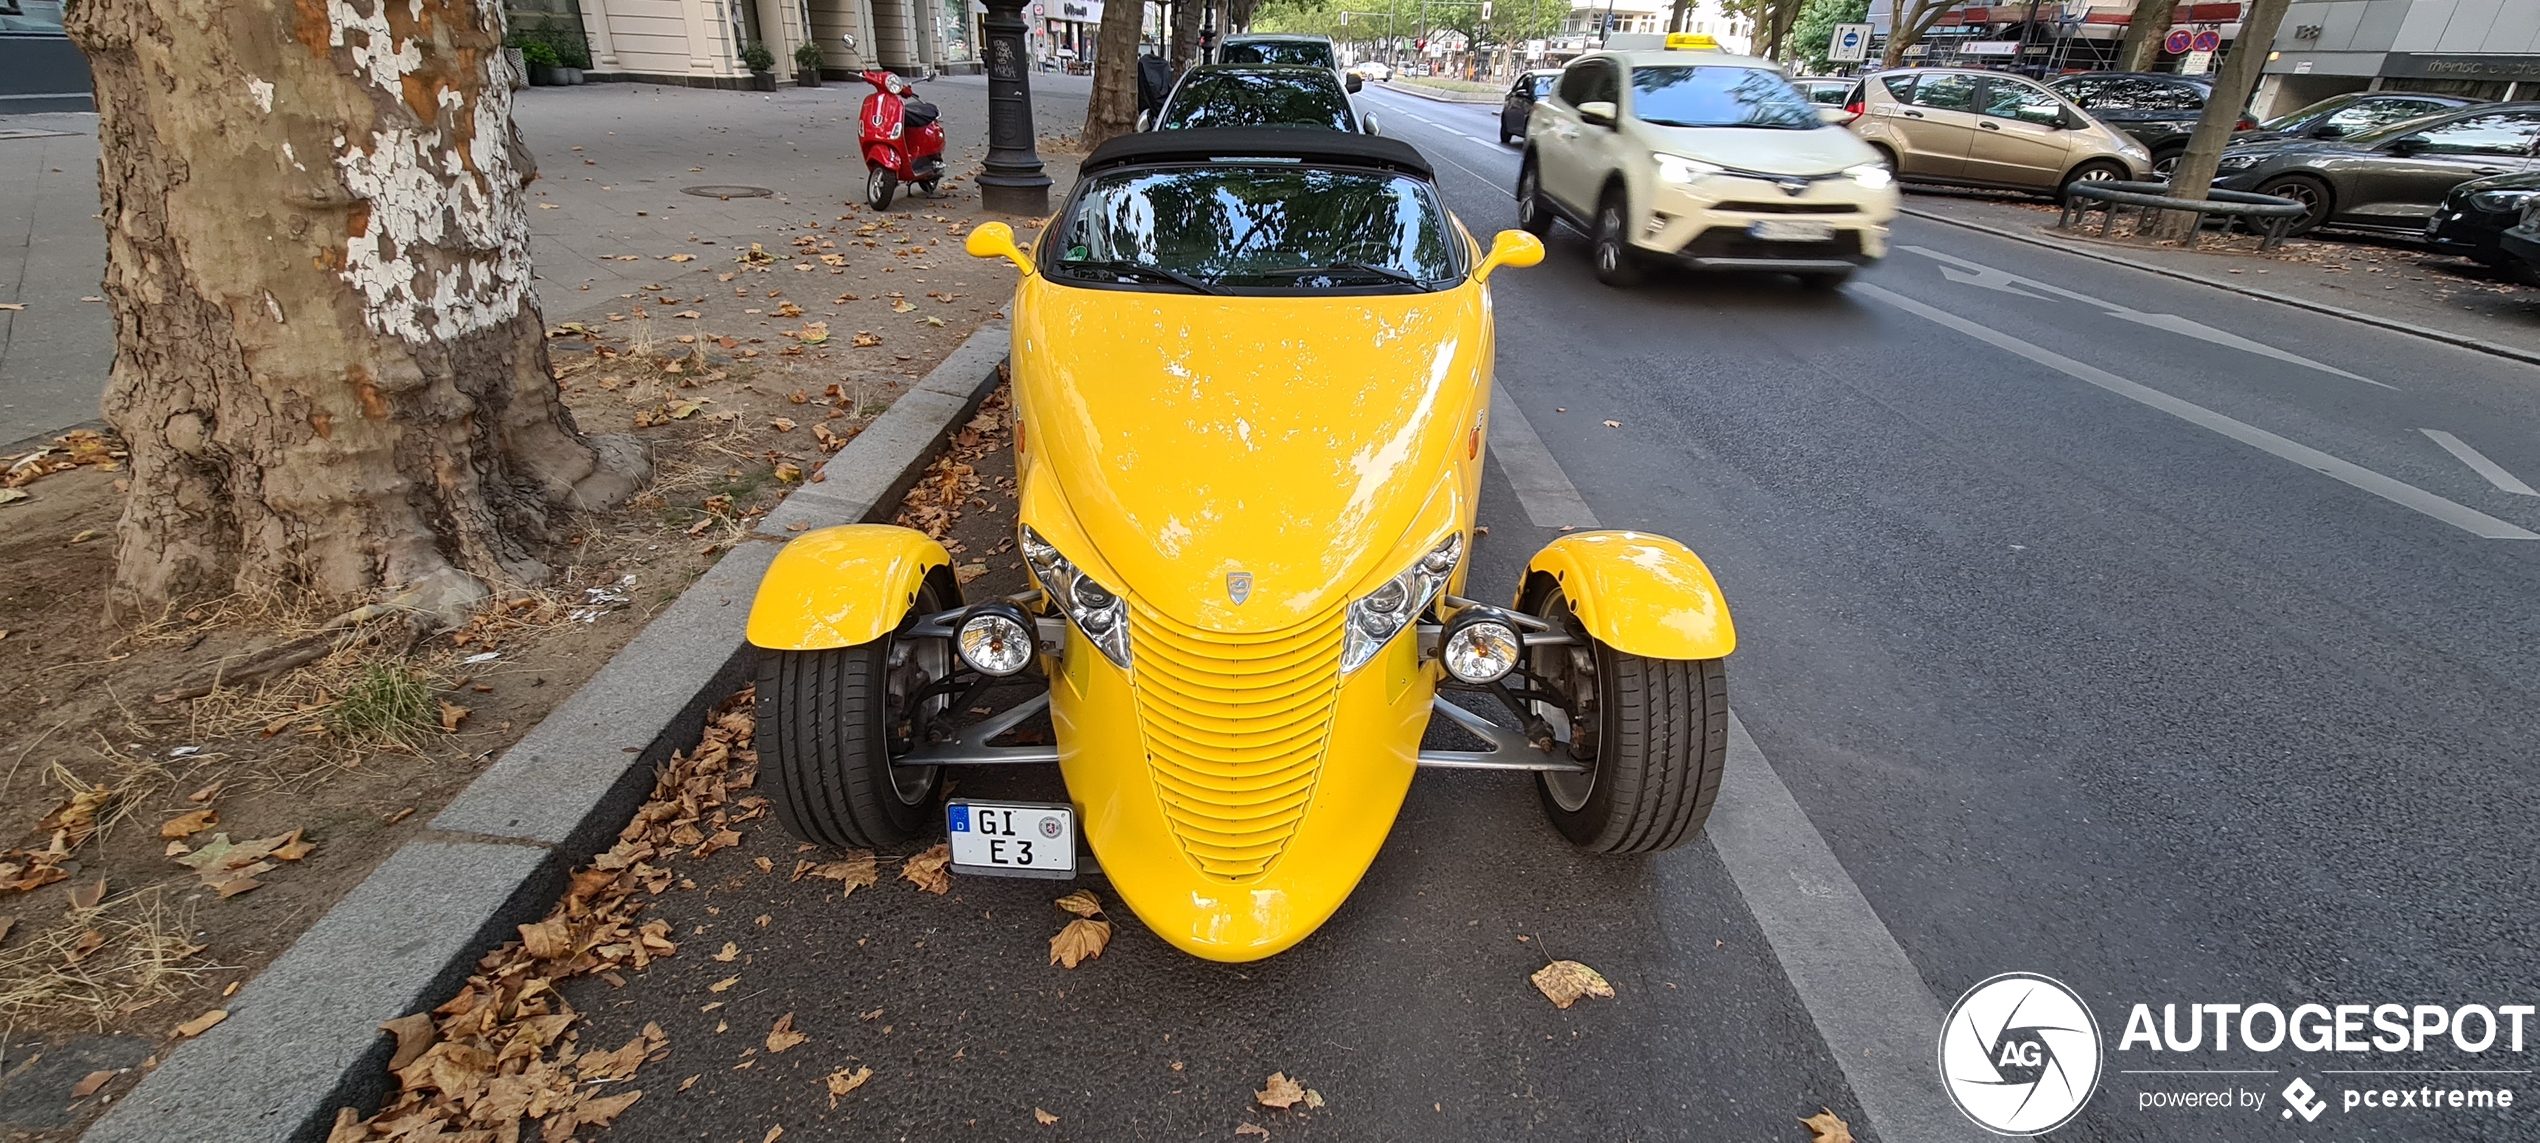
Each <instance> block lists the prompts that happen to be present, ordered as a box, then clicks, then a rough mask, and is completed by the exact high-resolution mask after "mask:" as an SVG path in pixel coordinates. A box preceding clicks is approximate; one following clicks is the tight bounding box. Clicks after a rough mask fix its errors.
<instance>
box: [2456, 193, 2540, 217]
mask: <svg viewBox="0 0 2540 1143" xmlns="http://www.w3.org/2000/svg"><path fill="white" fill-rule="evenodd" d="M2535 196H2540V189H2534V188H2529V187H2514V188H2511V189H2500V190H2488V191H2480V192H2478V193H2477V194H2474V195H2471V196H2469V204H2470V205H2471V206H2474V207H2477V208H2478V209H2479V210H2481V211H2484V212H2486V213H2488V214H2512V213H2514V212H2516V211H2519V210H2521V209H2522V208H2523V204H2525V203H2528V202H2530V201H2532V199H2533V198H2534V197H2535Z"/></svg>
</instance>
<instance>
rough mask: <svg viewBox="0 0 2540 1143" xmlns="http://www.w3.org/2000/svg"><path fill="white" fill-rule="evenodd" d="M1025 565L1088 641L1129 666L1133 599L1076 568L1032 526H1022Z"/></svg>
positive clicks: (1114, 661) (1105, 655)
mask: <svg viewBox="0 0 2540 1143" xmlns="http://www.w3.org/2000/svg"><path fill="white" fill-rule="evenodd" d="M1021 531H1022V547H1023V563H1024V566H1026V567H1029V568H1031V569H1032V578H1033V579H1034V580H1036V581H1038V582H1039V583H1040V585H1041V590H1042V591H1045V592H1048V593H1049V597H1050V601H1051V602H1052V603H1054V604H1056V605H1057V606H1058V609H1059V610H1060V611H1063V612H1065V613H1066V614H1067V621H1068V622H1070V623H1073V624H1075V625H1076V630H1078V631H1081V632H1083V633H1084V635H1085V641H1086V642H1088V643H1091V644H1093V645H1094V649H1095V650H1098V651H1101V652H1102V657H1103V658H1106V659H1109V660H1111V663H1112V665H1113V666H1115V667H1119V668H1121V669H1122V670H1127V669H1128V667H1129V603H1128V601H1127V600H1124V599H1122V598H1120V596H1119V595H1118V594H1116V593H1114V592H1113V591H1112V590H1111V589H1110V588H1107V587H1104V586H1103V585H1101V584H1099V583H1096V582H1094V578H1093V577H1092V576H1089V575H1086V574H1085V573H1083V572H1081V571H1078V570H1076V565H1075V564H1073V563H1070V562H1068V559H1067V557H1065V556H1062V555H1060V554H1058V549H1057V548H1054V547H1051V546H1050V543H1049V541H1047V540H1044V539H1042V538H1041V534H1040V533H1039V532H1035V531H1033V530H1032V529H1031V528H1029V527H1025V528H1023V529H1022V530H1021Z"/></svg>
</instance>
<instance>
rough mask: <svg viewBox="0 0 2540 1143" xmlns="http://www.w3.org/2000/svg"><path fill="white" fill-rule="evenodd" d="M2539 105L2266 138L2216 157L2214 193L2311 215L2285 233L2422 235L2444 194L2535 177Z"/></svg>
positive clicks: (2539, 163) (2497, 106)
mask: <svg viewBox="0 0 2540 1143" xmlns="http://www.w3.org/2000/svg"><path fill="white" fill-rule="evenodd" d="M2535 145H2540V103H2486V104H2480V105H2478V106H2475V107H2468V108H2463V109H2460V110H2456V111H2450V112H2445V113H2444V114H2441V115H2430V116H2427V117H2425V118H2422V119H2410V120H2407V121H2406V122H2402V123H2394V124H2392V125H2390V126H2388V127H2384V128H2381V129H2380V130H2378V131H2369V132H2366V133H2364V134H2361V135H2354V136H2350V137H2347V138H2344V139H2273V140H2266V141H2262V142H2255V143H2235V144H2233V145H2232V146H2230V147H2228V148H2226V149H2225V150H2224V151H2223V154H2222V159H2221V162H2220V164H2219V166H2218V167H2217V168H2216V178H2215V179H2214V185H2215V186H2218V187H2226V188H2229V189H2231V190H2244V191H2256V192H2258V193H2259V194H2271V195H2277V196H2280V197H2283V198H2289V199H2292V200H2294V201H2295V202H2299V203H2301V204H2303V205H2304V206H2307V207H2309V208H2310V213H2308V214H2305V215H2303V216H2302V217H2301V218H2298V219H2295V220H2294V222H2293V225H2292V226H2291V227H2290V228H2289V229H2288V231H2287V233H2291V234H2302V233H2306V232H2308V231H2311V230H2314V229H2317V228H2318V227H2321V226H2325V225H2331V224H2334V225H2337V226H2355V227H2365V228H2369V229H2375V230H2394V231H2404V232H2407V233H2410V234H2422V233H2424V231H2425V225H2426V221H2427V219H2428V218H2429V217H2431V216H2432V215H2433V214H2434V210H2435V207H2436V206H2437V204H2440V203H2441V202H2442V201H2443V197H2444V196H2445V195H2448V194H2450V193H2451V192H2452V188H2453V187H2456V186H2459V185H2461V184H2462V183H2465V182H2468V181H2470V180H2472V179H2483V178H2486V177H2488V176H2490V175H2508V174H2518V173H2521V172H2523V171H2529V170H2534V169H2540V157H2535V155H2534V147H2535Z"/></svg>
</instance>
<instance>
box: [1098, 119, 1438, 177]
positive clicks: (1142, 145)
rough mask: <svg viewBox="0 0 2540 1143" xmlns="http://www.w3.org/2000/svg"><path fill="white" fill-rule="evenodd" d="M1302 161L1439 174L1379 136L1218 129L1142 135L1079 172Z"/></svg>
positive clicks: (1105, 151) (1123, 139) (1107, 147)
mask: <svg viewBox="0 0 2540 1143" xmlns="http://www.w3.org/2000/svg"><path fill="white" fill-rule="evenodd" d="M1236 159H1297V160H1302V161H1305V162H1309V163H1334V164H1338V165H1341V166H1350V167H1380V168H1383V169H1386V170H1394V171H1401V172H1403V173H1404V174H1410V175H1417V176H1419V177H1420V178H1423V179H1426V180H1429V181H1431V182H1435V181H1436V180H1437V172H1436V171H1435V170H1434V169H1432V168H1431V167H1430V166H1429V160H1428V159H1426V158H1424V157H1422V156H1421V154H1420V152H1419V151H1417V150H1414V149H1413V148H1412V146H1411V144H1409V143H1405V142H1403V141H1402V140H1400V139H1386V138H1382V137H1380V136H1376V135H1353V134H1350V133H1349V132H1346V131H1322V130H1313V129H1307V128H1295V127H1218V128H1204V129H1200V130H1192V131H1139V132H1136V133H1134V134H1129V135H1122V136H1120V137H1119V138H1117V139H1113V140H1112V141H1110V142H1108V143H1105V144H1103V145H1102V146H1099V147H1096V148H1094V153H1093V154H1091V155H1087V156H1085V161H1084V162H1083V163H1082V164H1081V165H1079V166H1078V167H1077V172H1078V173H1079V174H1085V175H1090V174H1093V173H1094V172H1096V171H1102V170H1108V169H1110V168H1113V167H1127V166H1136V165H1139V164H1142V163H1187V162H1226V161H1231V160H1236Z"/></svg>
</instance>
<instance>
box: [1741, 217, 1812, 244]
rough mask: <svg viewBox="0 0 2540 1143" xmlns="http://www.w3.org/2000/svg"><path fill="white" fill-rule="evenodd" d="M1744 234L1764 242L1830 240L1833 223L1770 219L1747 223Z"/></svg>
mask: <svg viewBox="0 0 2540 1143" xmlns="http://www.w3.org/2000/svg"><path fill="white" fill-rule="evenodd" d="M1746 236H1747V237H1749V238H1760V239H1763V240H1764V241H1766V242H1831V241H1833V240H1834V224H1833V223H1831V222H1793V221H1790V220H1788V219H1771V220H1768V221H1764V222H1751V223H1748V224H1747V226H1746Z"/></svg>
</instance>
